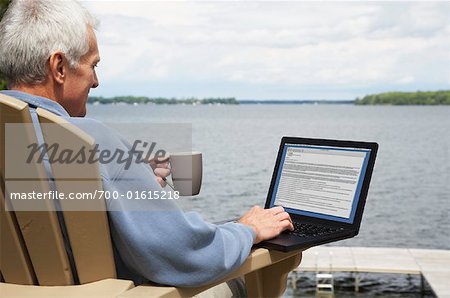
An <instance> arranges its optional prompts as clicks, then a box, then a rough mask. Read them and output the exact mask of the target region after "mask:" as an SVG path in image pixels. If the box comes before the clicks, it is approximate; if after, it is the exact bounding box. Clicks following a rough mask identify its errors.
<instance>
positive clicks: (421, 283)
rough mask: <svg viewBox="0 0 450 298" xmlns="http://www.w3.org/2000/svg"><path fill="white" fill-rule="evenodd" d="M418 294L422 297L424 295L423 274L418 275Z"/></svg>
mask: <svg viewBox="0 0 450 298" xmlns="http://www.w3.org/2000/svg"><path fill="white" fill-rule="evenodd" d="M420 294H421V295H422V297H423V295H424V294H425V285H424V280H423V274H422V273H420Z"/></svg>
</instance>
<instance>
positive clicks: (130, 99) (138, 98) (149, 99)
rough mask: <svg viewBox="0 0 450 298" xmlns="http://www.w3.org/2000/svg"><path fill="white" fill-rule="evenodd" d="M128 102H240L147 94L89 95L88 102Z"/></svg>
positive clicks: (232, 99) (234, 99) (231, 98)
mask: <svg viewBox="0 0 450 298" xmlns="http://www.w3.org/2000/svg"><path fill="white" fill-rule="evenodd" d="M119 102H121V103H127V104H188V105H193V104H227V105H230V104H232V105H236V104H239V102H238V101H237V100H236V98H234V97H229V98H203V99H198V98H186V99H176V98H164V97H145V96H116V97H108V98H106V97H89V99H88V103H101V104H111V103H119Z"/></svg>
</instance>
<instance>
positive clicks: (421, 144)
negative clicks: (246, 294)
mask: <svg viewBox="0 0 450 298" xmlns="http://www.w3.org/2000/svg"><path fill="white" fill-rule="evenodd" d="M88 116H90V117H92V118H96V119H98V120H101V121H104V122H112V123H114V122H115V123H117V122H121V123H136V131H145V127H146V125H150V124H151V123H191V124H192V131H193V132H192V142H193V149H194V150H198V151H201V152H203V161H204V176H203V178H204V179H203V185H202V190H201V193H200V195H199V196H197V197H194V198H188V199H183V201H181V202H180V203H181V205H182V206H183V208H185V209H189V210H197V211H199V212H200V213H201V214H202V215H203V216H204V218H206V219H208V220H211V221H218V220H223V219H227V218H231V217H238V216H239V215H241V214H242V212H243V210H245V209H247V208H249V207H251V206H252V205H255V204H258V205H261V206H262V205H263V204H264V202H265V197H266V195H267V190H268V187H269V182H270V179H271V175H272V171H273V166H274V162H275V157H276V153H277V150H278V146H279V142H280V139H281V137H282V136H299V137H313V138H332V139H348V140H360V141H375V142H377V143H379V145H380V148H379V152H378V157H377V161H376V164H375V170H374V174H373V178H372V183H371V186H370V191H369V196H368V199H367V204H366V208H365V213H364V216H363V223H362V226H361V231H360V234H359V235H358V236H357V237H356V238H353V239H349V240H345V241H341V242H337V243H335V244H333V245H345V246H385V247H413V248H441V249H450V220H449V213H450V186H449V185H450V178H449V175H450V174H449V173H450V133H449V130H450V107H431V106H425V107H420V106H405V107H397V106H353V105H238V106H228V105H226V106H224V105H222V106H206V105H205V106H203V105H202V106H184V105H176V106H166V105H161V106H155V105H141V106H132V105H120V106H119V105H98V106H89V113H88Z"/></svg>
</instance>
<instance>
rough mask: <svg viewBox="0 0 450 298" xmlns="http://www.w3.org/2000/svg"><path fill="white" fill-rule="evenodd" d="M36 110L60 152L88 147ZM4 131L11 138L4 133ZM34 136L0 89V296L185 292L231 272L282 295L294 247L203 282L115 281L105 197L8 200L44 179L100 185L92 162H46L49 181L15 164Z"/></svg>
mask: <svg viewBox="0 0 450 298" xmlns="http://www.w3.org/2000/svg"><path fill="white" fill-rule="evenodd" d="M37 114H38V118H39V122H40V124H41V125H40V127H41V130H42V135H43V138H44V140H45V142H46V143H48V144H53V143H58V144H60V146H62V148H60V149H61V150H64V148H73V146H78V147H79V146H86V148H93V147H94V145H95V140H94V139H93V138H92V137H90V136H89V135H87V134H86V133H85V132H83V131H82V130H80V129H79V128H77V127H75V126H74V125H72V124H70V123H68V122H67V121H66V120H65V119H63V118H61V117H59V116H57V115H54V114H52V113H50V112H48V111H46V110H43V109H40V108H38V109H37ZM46 124H57V125H51V126H49V125H46ZM6 127H8V129H6ZM11 131H13V132H12V133H14V137H11V135H8V134H11ZM5 134H6V135H5ZM5 137H8V138H7V140H8V142H10V141H11V142H13V144H12V146H10V144H5V141H4V140H5ZM62 137H63V138H64V139H63V140H62V139H61V138H62ZM37 138H38V137H37V134H36V130H35V127H34V126H33V123H32V118H31V115H30V112H29V108H28V105H27V104H26V103H24V102H22V101H20V100H17V99H15V98H12V97H8V96H4V95H1V94H0V140H1V146H0V170H1V172H0V178H1V192H0V205H1V226H0V228H1V234H0V240H1V242H0V249H1V250H0V278H1V283H0V294H1V296H2V297H3V296H4V297H86V296H88V297H122V298H124V297H130V298H131V297H190V296H193V295H196V294H198V293H201V292H203V291H205V290H207V289H209V288H211V287H213V286H215V285H217V284H219V283H222V282H225V281H228V280H230V279H233V278H236V277H245V281H246V286H247V291H248V295H249V296H250V297H274V296H279V295H281V294H282V293H283V291H284V290H285V287H286V281H287V274H288V273H289V272H290V271H291V270H292V269H293V268H295V267H297V266H298V264H299V263H300V260H301V253H300V252H292V253H281V252H276V251H269V250H267V249H262V248H259V249H254V250H253V251H252V253H251V254H250V256H249V257H248V259H247V260H246V262H245V263H244V264H243V265H242V266H241V267H240V268H239V269H238V270H236V271H235V272H233V273H231V274H230V275H228V276H227V277H226V278H224V279H222V280H220V281H217V282H214V283H211V284H210V285H208V286H203V287H196V288H175V287H169V286H158V285H151V284H146V285H141V286H137V287H135V286H134V284H133V282H132V281H128V280H119V279H117V278H116V268H115V263H114V257H113V249H112V243H111V238H110V232H109V224H108V218H107V212H106V205H105V202H103V201H101V200H97V201H94V202H89V204H95V205H89V206H88V208H89V209H87V210H96V211H79V210H78V209H77V211H61V212H59V211H57V210H56V209H55V206H54V204H52V202H50V203H49V201H48V200H46V202H44V203H43V202H42V201H41V202H37V203H36V204H38V205H36V206H34V207H35V208H37V209H34V210H25V209H23V205H20V203H17V202H15V201H13V200H8V199H7V198H8V195H9V194H10V193H13V192H31V191H33V190H34V191H36V192H41V193H44V192H48V191H49V190H50V189H51V188H50V185H49V181H54V184H55V186H56V189H58V191H61V192H66V193H68V192H90V191H93V190H95V189H97V190H100V189H102V181H101V177H100V174H99V168H98V164H89V163H86V164H81V165H77V164H69V165H68V164H52V168H51V171H52V174H53V177H50V178H51V179H49V177H48V175H47V172H48V171H46V170H45V168H44V166H43V164H42V163H38V162H35V161H34V160H33V161H32V162H30V163H24V162H23V161H22V162H18V163H17V164H18V166H16V163H15V158H23V157H24V156H26V155H24V154H25V152H24V151H23V150H25V149H24V148H26V146H27V145H29V144H32V143H37ZM12 148H13V149H12ZM21 148H22V149H21ZM8 150H9V151H11V150H13V153H14V154H12V153H11V152H6V153H8V154H7V155H6V156H7V157H8V160H5V151H8ZM36 158H37V157H36ZM80 177H81V178H80ZM24 181H25V182H24ZM77 181H82V182H83V183H77ZM64 201H66V200H63V201H62V202H61V204H62V205H61V207H62V210H71V206H70V205H64V204H71V202H70V201H68V202H64ZM14 210H16V211H14ZM36 210H39V211H36ZM72 210H73V209H72ZM64 235H65V236H64ZM68 252H69V253H68ZM70 252H71V253H70Z"/></svg>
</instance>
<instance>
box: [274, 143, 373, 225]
mask: <svg viewBox="0 0 450 298" xmlns="http://www.w3.org/2000/svg"><path fill="white" fill-rule="evenodd" d="M370 151H371V150H370V149H362V148H342V147H329V146H317V145H299V144H285V145H284V148H283V153H282V158H281V163H280V166H279V168H278V173H277V179H276V181H275V188H274V191H273V193H272V198H271V203H270V206H274V205H281V206H283V207H284V208H285V210H286V211H287V212H289V213H294V214H299V215H306V216H312V217H316V218H322V219H329V220H334V221H340V222H345V223H350V224H352V223H353V220H354V218H355V213H356V208H357V206H358V200H359V196H360V193H361V187H362V184H363V181H364V175H365V172H366V168H367V163H368V161H369V156H370Z"/></svg>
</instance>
